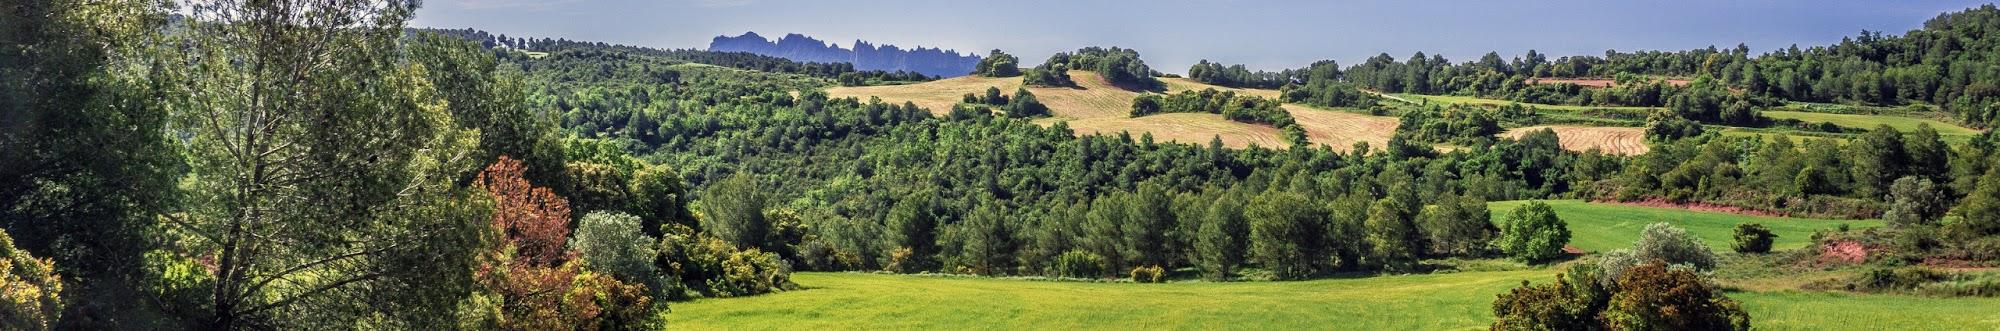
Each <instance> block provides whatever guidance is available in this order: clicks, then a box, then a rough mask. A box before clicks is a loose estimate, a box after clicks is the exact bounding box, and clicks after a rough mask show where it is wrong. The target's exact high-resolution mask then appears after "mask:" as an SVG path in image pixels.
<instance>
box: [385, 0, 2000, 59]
mask: <svg viewBox="0 0 2000 331" xmlns="http://www.w3.org/2000/svg"><path fill="white" fill-rule="evenodd" d="M1988 2H1990V0H1988V1H1945V0H1917V1H1843V0H1820V1H1756V0H1739V1H1714V0H1689V1H1615V0H1614V1H1576V0H1559V1H1215V0H1158V1H1091V0H1073V1H1040V0H1028V1H977V2H974V1H963V2H961V1H942V0H882V1H840V0H819V1H809V0H805V1H794V0H430V1H427V2H426V3H425V8H423V9H421V10H420V11H419V12H418V15H417V18H416V22H415V23H414V24H413V25H415V26H424V27H438V28H467V27H471V28H478V29H481V30H486V31H491V32H494V33H504V34H507V35H509V36H533V37H559V38H569V39H572V40H589V41H603V42H610V43H619V44H632V45H640V46H650V47H659V48H707V47H708V42H709V39H710V38H713V37H715V36H717V35H723V34H727V35H732V36H734V35H738V34H742V33H743V32H745V31H756V32H757V33H758V34H762V35H764V36H766V37H770V38H776V37H778V36H783V35H785V34H786V33H801V34H806V35H810V36H813V37H816V38H819V39H821V40H826V41H830V42H834V43H837V44H840V45H842V47H847V46H850V45H851V44H852V43H853V41H854V40H855V39H863V40H868V41H870V42H874V43H877V44H895V45H898V46H902V47H904V48H910V47H915V46H928V47H940V48H947V49H956V50H959V51H961V52H968V53H971V52H978V53H981V54H983V53H985V51H986V50H989V49H994V48H999V49H1003V50H1006V51H1007V52H1009V53H1012V54H1014V55H1015V56H1019V57H1021V58H1022V62H1024V64H1026V65H1033V64H1039V63H1041V62H1042V60H1043V59H1046V58H1048V55H1049V54H1051V53H1054V52H1058V51H1068V50H1074V49H1077V48H1080V47H1083V46H1092V45H1102V46H1124V47H1128V48H1135V49H1138V50H1139V51H1140V53H1141V55H1143V56H1144V57H1145V60H1146V61H1147V63H1149V64H1152V65H1153V67H1154V68H1155V69H1156V70H1160V71H1162V72H1170V73H1181V72H1185V71H1186V70H1187V67H1188V66H1189V65H1191V64H1193V63H1194V62H1195V61H1197V60H1200V59H1209V60H1211V61H1220V62H1223V63H1232V64H1234V63H1241V64H1247V65H1250V66H1251V67H1252V68H1255V69H1263V70H1276V69H1283V68H1295V67H1301V66H1304V65H1305V64H1308V63H1311V62H1312V61H1316V60H1321V59H1335V60H1339V61H1340V63H1342V64H1343V65H1352V64H1354V63H1356V62H1358V61H1360V60H1361V59H1364V58H1367V57H1369V56H1373V55H1375V54H1377V53H1389V54H1390V55H1393V56H1395V57H1396V58H1398V59H1404V58H1408V57H1409V56H1410V54H1412V53H1414V52H1417V51H1423V52H1426V54H1439V53H1442V54H1443V55H1444V56H1445V57H1447V58H1450V59H1451V60H1452V61H1453V62H1464V61H1467V60H1473V59H1476V58H1477V57H1478V56H1479V55H1482V54H1485V53H1486V52H1487V51H1499V52H1500V54H1501V55H1502V56H1504V57H1507V58H1512V57H1515V56H1518V55H1519V54H1521V53H1524V52H1526V51H1527V50H1528V49H1535V50H1538V51H1541V52H1543V53H1547V54H1550V55H1551V56H1550V57H1549V58H1550V59H1554V58H1556V57H1558V56H1562V55H1578V54H1603V52H1604V50H1606V49H1617V50H1624V51H1629V50H1642V49H1644V50H1685V49H1692V48H1700V47H1707V46H1709V45H1716V46H1718V47H1733V46H1735V45H1736V44H1737V43H1744V44H1748V45H1750V48H1751V50H1752V52H1753V53H1763V52H1764V51H1767V50H1771V49H1776V48H1782V47H1785V46H1787V45H1791V44H1799V45H1801V46H1808V45H1818V44H1827V43H1831V42H1837V41H1839V40H1840V38H1841V37H1845V36H1852V35H1854V34H1856V33H1857V32H1859V31H1861V30H1863V29H1866V30H1870V31H1886V32H1888V33H1891V34H1902V33H1903V32H1905V31H1909V30H1911V29H1915V28H1917V27H1919V26H1920V25H1922V24H1923V21H1924V20H1927V19H1930V18H1932V17H1936V16H1937V15H1938V14H1941V13H1945V12H1951V11H1959V10H1962V9H1965V8H1970V7H1975V6H1978V5H1980V4H1983V3H1988Z"/></svg>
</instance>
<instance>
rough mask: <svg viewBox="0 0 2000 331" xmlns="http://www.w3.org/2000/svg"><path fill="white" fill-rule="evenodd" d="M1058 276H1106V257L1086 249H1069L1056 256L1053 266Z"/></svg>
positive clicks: (1053, 271)
mask: <svg viewBox="0 0 2000 331" xmlns="http://www.w3.org/2000/svg"><path fill="white" fill-rule="evenodd" d="M1051 268H1052V269H1053V270H1050V272H1052V273H1054V274H1055V276H1057V277H1070V278H1098V277H1103V276H1104V257H1103V256H1099V255H1097V253H1091V252H1085V251H1068V252H1064V253H1062V255H1057V256H1056V262H1055V264H1054V265H1052V266H1051Z"/></svg>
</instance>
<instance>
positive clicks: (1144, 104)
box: [1132, 88, 1306, 143]
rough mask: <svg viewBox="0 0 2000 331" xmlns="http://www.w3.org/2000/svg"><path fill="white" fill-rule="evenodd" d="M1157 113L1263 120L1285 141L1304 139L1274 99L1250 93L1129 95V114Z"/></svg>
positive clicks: (1198, 92)
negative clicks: (1200, 114) (1201, 114)
mask: <svg viewBox="0 0 2000 331" xmlns="http://www.w3.org/2000/svg"><path fill="white" fill-rule="evenodd" d="M1158 113H1210V114H1221V115H1222V117H1223V118H1227V119H1229V120H1231V121H1237V122H1243V123H1252V124H1263V125H1269V126H1271V127H1275V128H1278V129H1279V130H1282V132H1283V134H1284V138H1285V141H1289V142H1294V143H1300V142H1305V141H1306V133H1305V129H1304V128H1300V127H1299V126H1298V122H1297V121H1296V120H1294V119H1293V118H1292V113H1291V112H1289V111H1285V108H1284V104H1283V103H1280V102H1278V100H1272V99H1266V98H1263V97H1258V96H1254V95H1247V94H1246V95H1237V94H1236V92H1235V91H1217V90H1215V89H1212V88H1209V89H1202V90H1200V91H1181V92H1180V93H1174V94H1168V95H1167V96H1165V97H1161V96H1160V95H1158V94H1152V93H1145V94H1140V95H1139V96H1138V97H1134V98H1133V99H1132V117H1139V116H1146V115H1152V114H1158Z"/></svg>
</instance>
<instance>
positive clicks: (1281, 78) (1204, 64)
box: [1187, 60, 1298, 90]
mask: <svg viewBox="0 0 2000 331" xmlns="http://www.w3.org/2000/svg"><path fill="white" fill-rule="evenodd" d="M1297 75H1298V73H1297V72H1295V71H1293V70H1285V71H1280V72H1266V71H1257V72H1251V71H1250V69H1249V68H1245V67H1243V65H1241V64H1238V65H1230V66H1223V65H1222V64H1221V63H1210V62H1208V60H1201V62H1200V63H1195V64H1194V66H1193V67H1189V68H1188V71H1187V78H1188V79H1193V80H1195V81H1197V82H1202V83H1204V84H1210V85H1218V86H1228V87H1239V88H1260V89H1274V90H1275V89H1277V88H1279V87H1284V86H1285V84H1291V83H1293V80H1294V79H1295V78H1296V76H1297Z"/></svg>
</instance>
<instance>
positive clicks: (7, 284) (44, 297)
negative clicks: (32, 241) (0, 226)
mask: <svg viewBox="0 0 2000 331" xmlns="http://www.w3.org/2000/svg"><path fill="white" fill-rule="evenodd" d="M62 290H63V284H62V276H59V275H56V273H55V262H52V261H50V260H49V259H38V258H35V257H34V256H31V255H28V251H24V250H20V249H17V248H14V237H12V236H8V235H7V233H6V232H0V329H6V330H47V329H49V325H50V322H54V321H56V319H57V318H60V317H61V316H62V310H63V302H62V298H61V297H62Z"/></svg>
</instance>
